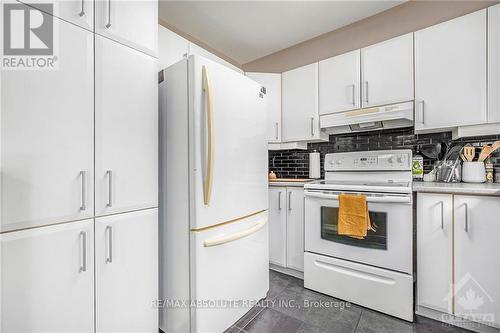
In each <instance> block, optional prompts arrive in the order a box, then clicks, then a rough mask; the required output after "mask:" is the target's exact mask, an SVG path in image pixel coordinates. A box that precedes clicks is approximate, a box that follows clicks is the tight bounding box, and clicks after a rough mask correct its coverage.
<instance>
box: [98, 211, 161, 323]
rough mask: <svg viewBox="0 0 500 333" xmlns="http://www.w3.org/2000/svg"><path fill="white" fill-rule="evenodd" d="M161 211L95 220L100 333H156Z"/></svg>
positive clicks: (140, 212)
mask: <svg viewBox="0 0 500 333" xmlns="http://www.w3.org/2000/svg"><path fill="white" fill-rule="evenodd" d="M157 228H158V210H157V209H148V210H142V211H137V212H131V213H125V214H117V215H111V216H107V217H101V218H97V219H96V220H95V238H96V242H95V246H96V248H95V264H96V266H95V267H96V268H95V273H96V278H95V280H96V332H158V309H157V308H155V307H154V301H155V300H157V299H158V233H157Z"/></svg>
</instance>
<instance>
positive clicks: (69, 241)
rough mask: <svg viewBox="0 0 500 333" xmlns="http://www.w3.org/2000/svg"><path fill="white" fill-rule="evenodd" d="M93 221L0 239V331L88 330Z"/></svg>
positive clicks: (90, 328) (90, 325)
mask: <svg viewBox="0 0 500 333" xmlns="http://www.w3.org/2000/svg"><path fill="white" fill-rule="evenodd" d="M93 229H94V228H93V220H91V219H89V220H84V221H80V222H72V223H65V224H59V225H52V226H47V227H41V228H35V229H29V230H22V231H16V232H11V233H5V234H2V235H0V237H1V261H2V267H1V280H0V281H1V288H0V291H1V307H0V310H1V315H0V318H1V319H2V320H1V327H0V331H1V332H5V333H7V332H9V333H10V332H61V333H63V332H82V333H88V332H93V331H94V246H93V244H94V236H93V233H94V230H93Z"/></svg>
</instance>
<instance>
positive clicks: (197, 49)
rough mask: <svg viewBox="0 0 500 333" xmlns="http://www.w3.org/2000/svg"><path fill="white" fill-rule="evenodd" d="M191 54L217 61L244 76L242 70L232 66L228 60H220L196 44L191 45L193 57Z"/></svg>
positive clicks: (190, 49)
mask: <svg viewBox="0 0 500 333" xmlns="http://www.w3.org/2000/svg"><path fill="white" fill-rule="evenodd" d="M191 54H195V55H199V56H202V57H204V58H207V59H209V60H212V61H215V62H217V63H219V64H221V65H224V66H226V67H228V68H231V69H234V70H235V71H237V72H239V73H242V74H243V71H242V70H241V68H238V67H236V66H235V65H233V64H231V63H230V62H227V61H226V60H224V59H221V58H219V57H218V56H216V55H215V54H213V53H211V52H209V51H207V50H205V49H204V48H202V47H200V46H198V45H196V44H194V43H189V55H191Z"/></svg>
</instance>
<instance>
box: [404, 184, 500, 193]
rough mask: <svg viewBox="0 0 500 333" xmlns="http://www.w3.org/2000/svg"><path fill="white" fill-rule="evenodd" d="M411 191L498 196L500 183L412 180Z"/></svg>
mask: <svg viewBox="0 0 500 333" xmlns="http://www.w3.org/2000/svg"><path fill="white" fill-rule="evenodd" d="M413 192H427V193H452V194H471V195H498V196H500V184H499V183H493V184H486V183H483V184H473V183H434V182H413Z"/></svg>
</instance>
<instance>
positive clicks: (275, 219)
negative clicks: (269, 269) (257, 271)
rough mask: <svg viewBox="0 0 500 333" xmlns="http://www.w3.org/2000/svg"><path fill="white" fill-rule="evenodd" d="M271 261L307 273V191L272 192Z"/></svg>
mask: <svg viewBox="0 0 500 333" xmlns="http://www.w3.org/2000/svg"><path fill="white" fill-rule="evenodd" d="M269 261H270V262H271V263H272V264H274V265H277V266H281V267H285V268H291V269H294V270H297V271H301V272H303V271H304V190H303V188H302V187H296V188H293V187H273V188H270V189H269Z"/></svg>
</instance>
